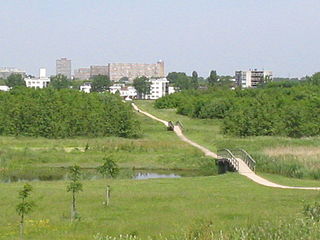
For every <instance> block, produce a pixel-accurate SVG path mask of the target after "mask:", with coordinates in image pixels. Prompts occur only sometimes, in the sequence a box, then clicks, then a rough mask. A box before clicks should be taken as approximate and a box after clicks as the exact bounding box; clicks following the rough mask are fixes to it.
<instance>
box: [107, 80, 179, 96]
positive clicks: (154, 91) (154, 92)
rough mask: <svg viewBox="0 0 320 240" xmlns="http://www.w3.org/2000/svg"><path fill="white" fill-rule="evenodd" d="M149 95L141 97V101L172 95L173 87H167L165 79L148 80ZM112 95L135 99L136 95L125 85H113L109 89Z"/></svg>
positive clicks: (133, 89)
mask: <svg viewBox="0 0 320 240" xmlns="http://www.w3.org/2000/svg"><path fill="white" fill-rule="evenodd" d="M149 81H150V82H151V86H150V94H147V95H145V96H143V99H158V98H161V97H163V96H166V95H168V94H171V93H174V92H175V89H174V87H169V81H168V80H167V79H166V78H158V79H150V80H149ZM109 89H110V90H109V91H110V92H111V93H113V94H116V93H119V94H120V96H121V97H124V98H130V99H133V98H136V97H137V96H138V93H137V91H136V89H135V88H134V87H132V86H125V84H122V83H121V84H114V85H112V86H111V87H110V88H109Z"/></svg>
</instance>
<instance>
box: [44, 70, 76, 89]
mask: <svg viewBox="0 0 320 240" xmlns="http://www.w3.org/2000/svg"><path fill="white" fill-rule="evenodd" d="M49 86H50V87H52V88H54V89H58V90H60V89H64V88H70V86H71V82H70V80H68V78H67V77H66V76H65V75H62V74H58V75H56V76H52V77H50V85H49Z"/></svg>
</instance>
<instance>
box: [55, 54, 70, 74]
mask: <svg viewBox="0 0 320 240" xmlns="http://www.w3.org/2000/svg"><path fill="white" fill-rule="evenodd" d="M56 74H57V75H58V74H62V75H64V76H66V77H67V78H68V79H71V60H69V59H67V58H61V59H57V60H56Z"/></svg>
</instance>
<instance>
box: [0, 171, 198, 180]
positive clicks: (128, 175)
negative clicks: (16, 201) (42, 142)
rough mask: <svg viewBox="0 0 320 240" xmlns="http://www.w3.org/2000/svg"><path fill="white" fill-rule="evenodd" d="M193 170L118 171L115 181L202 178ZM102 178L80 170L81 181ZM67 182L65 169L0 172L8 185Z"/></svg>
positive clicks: (93, 172) (0, 175)
mask: <svg viewBox="0 0 320 240" xmlns="http://www.w3.org/2000/svg"><path fill="white" fill-rule="evenodd" d="M203 175H204V174H203V173H202V172H201V171H199V170H197V169H195V170H162V169H161V170H159V169H120V173H119V175H118V177H117V179H136V180H146V179H155V178H181V177H195V176H203ZM97 179H102V176H101V175H100V174H98V173H97V171H96V170H95V169H94V168H84V169H82V180H97ZM57 180H68V169H67V168H34V169H10V170H2V171H0V182H5V183H10V182H18V181H57Z"/></svg>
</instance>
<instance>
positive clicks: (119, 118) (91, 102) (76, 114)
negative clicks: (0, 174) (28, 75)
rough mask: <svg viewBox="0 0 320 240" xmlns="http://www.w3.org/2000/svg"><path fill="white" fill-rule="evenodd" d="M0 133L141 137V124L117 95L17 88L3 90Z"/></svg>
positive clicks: (68, 90)
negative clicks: (7, 90)
mask: <svg viewBox="0 0 320 240" xmlns="http://www.w3.org/2000/svg"><path fill="white" fill-rule="evenodd" d="M0 135H13V136H18V135H23V136H34V137H47V138H65V137H75V136H89V137H98V136H119V137H138V136H139V135H140V125H139V122H138V120H137V119H136V116H135V115H134V113H133V112H132V109H131V106H129V105H128V104H126V103H123V102H122V99H121V98H120V97H119V96H117V95H113V94H109V93H92V94H86V93H83V92H79V91H74V90H70V89H61V90H59V91H58V90H55V89H51V88H46V89H32V88H14V89H12V90H11V91H9V92H0Z"/></svg>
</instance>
